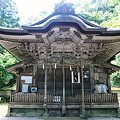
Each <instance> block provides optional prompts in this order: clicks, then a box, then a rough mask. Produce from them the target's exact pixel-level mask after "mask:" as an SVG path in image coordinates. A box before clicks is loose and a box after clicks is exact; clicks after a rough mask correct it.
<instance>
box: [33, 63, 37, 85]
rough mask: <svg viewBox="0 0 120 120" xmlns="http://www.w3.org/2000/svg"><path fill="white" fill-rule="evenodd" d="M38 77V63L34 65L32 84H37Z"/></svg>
mask: <svg viewBox="0 0 120 120" xmlns="http://www.w3.org/2000/svg"><path fill="white" fill-rule="evenodd" d="M36 78H37V65H36V64H34V65H33V82H32V86H36Z"/></svg>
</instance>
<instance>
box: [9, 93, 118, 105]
mask: <svg viewBox="0 0 120 120" xmlns="http://www.w3.org/2000/svg"><path fill="white" fill-rule="evenodd" d="M84 102H85V104H93V103H94V104H106V103H117V102H118V98H117V94H116V93H107V94H90V93H89V94H84ZM10 103H14V104H43V103H44V95H43V94H39V93H16V94H14V95H12V96H11V98H10ZM81 103H82V95H81V94H77V95H76V96H66V104H81ZM47 104H62V97H61V96H54V95H53V94H47Z"/></svg>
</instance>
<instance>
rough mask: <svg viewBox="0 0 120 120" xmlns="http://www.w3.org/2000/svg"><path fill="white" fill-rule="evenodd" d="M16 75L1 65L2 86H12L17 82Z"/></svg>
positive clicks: (0, 79) (0, 83)
mask: <svg viewBox="0 0 120 120" xmlns="http://www.w3.org/2000/svg"><path fill="white" fill-rule="evenodd" d="M15 79H16V75H15V74H13V73H11V72H8V71H7V70H6V69H5V68H4V67H2V66H0V88H2V87H5V86H8V85H9V86H10V87H11V86H12V85H14V84H15V82H16V81H15Z"/></svg>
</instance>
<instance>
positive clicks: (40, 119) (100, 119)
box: [0, 117, 120, 120]
mask: <svg viewBox="0 0 120 120" xmlns="http://www.w3.org/2000/svg"><path fill="white" fill-rule="evenodd" d="M0 120H83V119H81V118H78V117H1V118H0ZM84 120H120V118H112V117H108V118H104V117H96V118H88V119H84Z"/></svg>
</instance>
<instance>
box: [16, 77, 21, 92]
mask: <svg viewBox="0 0 120 120" xmlns="http://www.w3.org/2000/svg"><path fill="white" fill-rule="evenodd" d="M20 81H21V79H20V75H17V85H16V92H20Z"/></svg>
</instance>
